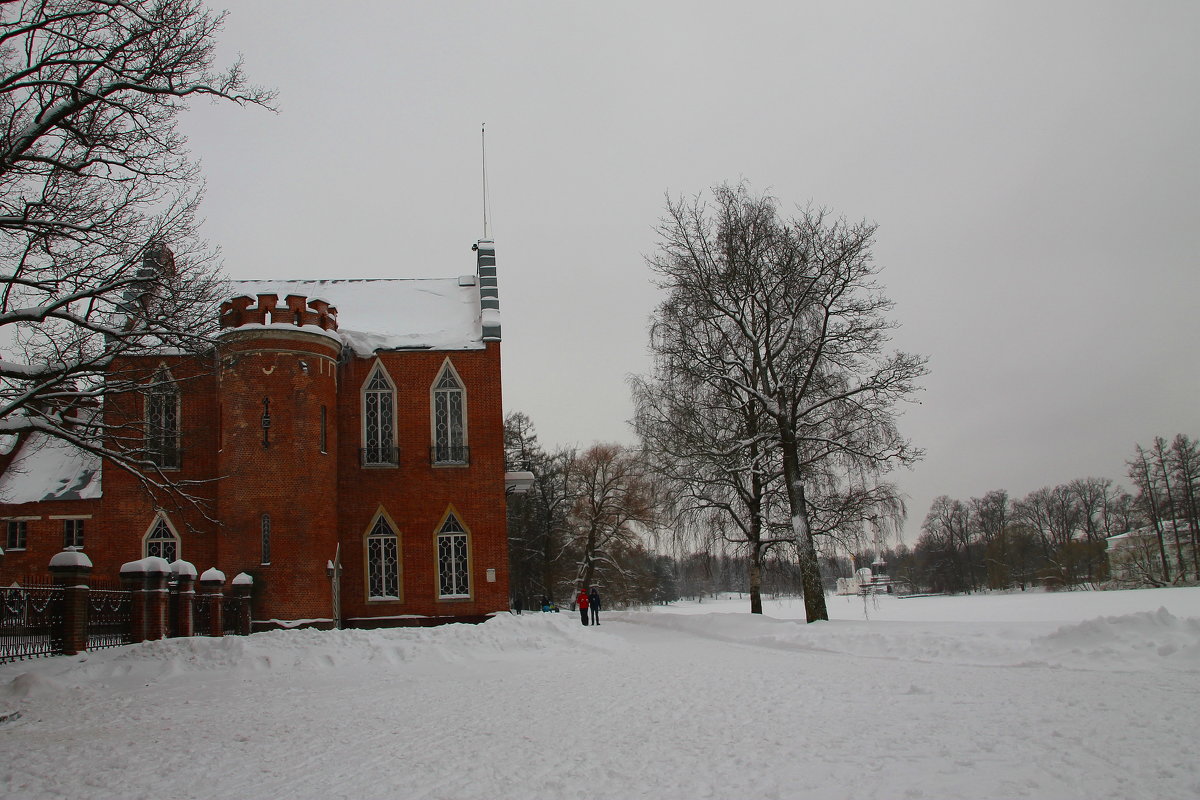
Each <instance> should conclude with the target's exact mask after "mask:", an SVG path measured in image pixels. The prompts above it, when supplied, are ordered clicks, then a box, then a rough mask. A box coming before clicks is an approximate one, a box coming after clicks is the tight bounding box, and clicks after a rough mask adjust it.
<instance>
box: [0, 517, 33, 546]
mask: <svg viewBox="0 0 1200 800" xmlns="http://www.w3.org/2000/svg"><path fill="white" fill-rule="evenodd" d="M28 532H29V523H28V522H26V521H25V520H23V519H10V520H9V521H8V537H7V539H6V543H5V545H4V549H5V550H24V549H25V537H26V535H27V534H28Z"/></svg>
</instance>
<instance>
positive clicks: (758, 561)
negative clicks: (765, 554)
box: [750, 519, 763, 614]
mask: <svg viewBox="0 0 1200 800" xmlns="http://www.w3.org/2000/svg"><path fill="white" fill-rule="evenodd" d="M750 525H751V528H752V529H757V528H759V527H760V525H759V521H758V520H757V519H755V520H751V522H750ZM754 533H755V539H756V540H755V541H753V542H751V543H750V613H751V614H761V613H762V612H763V608H762V545H761V544H759V542H758V541H757V534H758V533H759V531H758V530H755V531H754Z"/></svg>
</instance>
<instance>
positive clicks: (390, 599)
mask: <svg viewBox="0 0 1200 800" xmlns="http://www.w3.org/2000/svg"><path fill="white" fill-rule="evenodd" d="M385 531H386V532H385ZM387 540H391V543H392V547H393V548H394V562H395V563H394V566H393V573H392V574H391V575H390V576H389V575H386V574H380V575H379V576H378V577H379V580H381V581H385V582H386V581H387V579H388V578H389V577H390V578H391V579H392V580H393V581H394V582H395V586H396V594H395V595H394V596H393V595H388V594H378V595H374V594H372V593H371V588H372V582H373V580H374V579H375V577H376V570H379V571H380V573H382V571H383V570H386V568H387V565H386V563H377V562H376V561H375V553H374V552H373V549H374V548H373V547H372V542H373V541H375V542H381V544H382V546H386V543H387ZM362 541H363V578H364V580H363V595H364V597H365V599H366V602H368V603H403V602H404V547H403V537H402V535H401V533H400V528H399V526H398V525H396V521H395V520H393V519H392V517H391V515H390V514H388V513H387V511H386V510H385V509H384V508H383V507H382V506H380V508H379V510H378V511H376V512H375V515H374V516H372V517H371V522H370V524H368V525H367V527H366V529H365V530H364V532H363V539H362ZM384 557H386V554H384ZM381 588H385V589H386V585H385V586H383V587H381Z"/></svg>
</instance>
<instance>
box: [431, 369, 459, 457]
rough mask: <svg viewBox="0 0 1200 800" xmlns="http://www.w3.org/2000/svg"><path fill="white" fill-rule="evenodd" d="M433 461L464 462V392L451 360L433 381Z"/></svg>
mask: <svg viewBox="0 0 1200 800" xmlns="http://www.w3.org/2000/svg"><path fill="white" fill-rule="evenodd" d="M432 450H433V463H434V464H466V463H467V462H468V457H467V456H468V452H467V392H466V389H464V388H463V383H462V380H461V379H460V378H459V377H458V373H457V372H456V371H455V369H454V365H452V364H451V363H450V359H446V363H445V364H444V365H443V366H442V371H441V372H439V373H438V376H437V380H435V381H434V382H433V447H432Z"/></svg>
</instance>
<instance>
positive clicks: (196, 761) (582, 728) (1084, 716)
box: [0, 589, 1200, 800]
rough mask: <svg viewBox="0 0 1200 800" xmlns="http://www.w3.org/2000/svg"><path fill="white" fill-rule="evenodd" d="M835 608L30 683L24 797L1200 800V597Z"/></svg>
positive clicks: (449, 635)
mask: <svg viewBox="0 0 1200 800" xmlns="http://www.w3.org/2000/svg"><path fill="white" fill-rule="evenodd" d="M829 600H830V612H831V615H832V616H834V617H835V618H836V619H834V620H833V621H832V622H829V623H819V624H816V625H804V624H802V623H800V622H798V621H797V618H799V617H802V615H803V608H802V605H801V604H800V602H799V601H797V600H784V601H781V602H771V603H768V608H767V612H768V614H767V616H765V617H757V618H756V617H752V616H751V615H749V614H748V613H746V610H747V608H748V601H746V600H744V599H743V600H737V599H731V600H722V601H705V602H704V603H702V604H695V603H680V604H676V605H675V606H673V607H671V608H665V609H656V610H653V611H648V612H612V613H608V612H605V613H604V614H603V619H602V623H603V624H602V625H601V627H603V628H604V630H600V629H599V628H592V627H588V628H584V627H582V626H581V625H580V624H579V620H578V616H577V615H574V614H567V613H563V614H525V615H523V616H519V617H518V616H504V617H502V618H497V619H494V620H492V621H491V622H488V623H486V624H484V625H478V626H468V625H453V626H447V627H443V628H435V629H408V630H392V631H336V632H324V633H323V632H317V631H289V632H273V633H263V634H256V635H254V636H250V637H245V638H227V639H176V640H169V641H162V642H156V643H148V644H142V645H134V646H129V647H123V648H116V649H112V650H105V651H97V652H94V653H90V654H88V655H86V656H79V657H72V658H65V657H62V658H54V659H43V660H40V661H32V662H22V663H16V664H7V665H3V666H0V715H5V714H7V715H8V716H9V719H8V720H7V721H5V722H0V797H4V798H25V797H35V798H43V797H70V798H109V797H117V796H121V797H123V798H143V797H144V798H166V797H170V798H193V797H194V798H239V799H244V798H260V797H288V798H342V797H345V798H393V797H395V798H489V800H491V799H492V798H524V799H526V800H529V799H537V798H588V799H589V800H592V799H595V800H622V799H623V798H653V799H654V800H669V799H671V798H866V797H872V798H1017V797H1031V798H1195V797H1200V769H1198V767H1197V764H1196V759H1195V755H1194V749H1195V740H1196V736H1197V733H1200V722H1198V721H1197V712H1198V711H1200V696H1198V695H1200V680H1198V677H1200V589H1163V590H1152V591H1150V590H1148V591H1138V592H1132V591H1131V592H1088V593H1063V594H1042V593H1026V594H1010V595H989V596H968V597H955V598H943V597H931V598H916V599H907V600H900V599H896V598H892V597H883V598H879V600H878V601H869V602H867V603H864V602H863V601H862V600H861V599H860V598H842V597H831V598H829Z"/></svg>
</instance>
